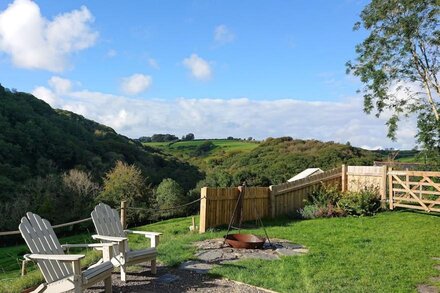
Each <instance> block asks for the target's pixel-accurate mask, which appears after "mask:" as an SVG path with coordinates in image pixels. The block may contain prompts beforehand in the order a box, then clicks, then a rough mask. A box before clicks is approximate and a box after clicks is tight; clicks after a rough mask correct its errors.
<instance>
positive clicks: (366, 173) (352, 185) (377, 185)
mask: <svg viewBox="0 0 440 293" xmlns="http://www.w3.org/2000/svg"><path fill="white" fill-rule="evenodd" d="M342 176H343V178H342V182H343V183H342V191H346V190H347V191H354V192H357V191H360V190H362V189H364V188H369V189H376V190H377V191H378V193H379V194H380V198H381V202H382V203H383V204H385V202H386V194H387V166H348V167H345V165H342Z"/></svg>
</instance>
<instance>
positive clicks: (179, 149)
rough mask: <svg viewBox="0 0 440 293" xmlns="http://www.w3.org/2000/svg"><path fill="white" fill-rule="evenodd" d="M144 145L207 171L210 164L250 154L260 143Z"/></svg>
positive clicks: (207, 141)
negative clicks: (214, 161)
mask: <svg viewBox="0 0 440 293" xmlns="http://www.w3.org/2000/svg"><path fill="white" fill-rule="evenodd" d="M210 142H211V143H212V144H210ZM144 145H145V146H149V147H153V148H158V149H160V150H162V151H163V152H165V153H168V154H171V155H173V156H175V157H177V158H180V159H182V160H184V161H188V162H190V163H192V164H194V165H196V166H199V167H200V168H201V169H203V170H207V169H208V166H207V164H208V163H209V162H211V161H213V160H221V159H223V158H225V157H230V156H235V155H238V154H243V153H248V152H250V151H252V150H253V149H255V148H256V147H258V145H259V142H255V141H245V140H236V139H234V140H228V139H199V140H191V141H177V142H148V143H144Z"/></svg>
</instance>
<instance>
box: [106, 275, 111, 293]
mask: <svg viewBox="0 0 440 293" xmlns="http://www.w3.org/2000/svg"><path fill="white" fill-rule="evenodd" d="M104 288H105V293H112V290H113V288H112V276H110V277H108V278H107V279H105V280H104Z"/></svg>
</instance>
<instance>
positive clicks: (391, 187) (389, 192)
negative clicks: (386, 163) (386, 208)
mask: <svg viewBox="0 0 440 293" xmlns="http://www.w3.org/2000/svg"><path fill="white" fill-rule="evenodd" d="M392 171H393V168H392V167H390V169H389V171H388V194H389V201H390V210H393V209H394V205H393V175H391V174H390V173H391V172H392Z"/></svg>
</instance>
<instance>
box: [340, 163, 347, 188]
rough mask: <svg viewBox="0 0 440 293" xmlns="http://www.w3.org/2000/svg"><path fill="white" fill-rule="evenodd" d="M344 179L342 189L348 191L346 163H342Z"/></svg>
mask: <svg viewBox="0 0 440 293" xmlns="http://www.w3.org/2000/svg"><path fill="white" fill-rule="evenodd" d="M341 169H342V171H341V172H342V181H341V185H342V186H341V191H342V192H346V191H347V166H346V165H345V164H342V168H341Z"/></svg>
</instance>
